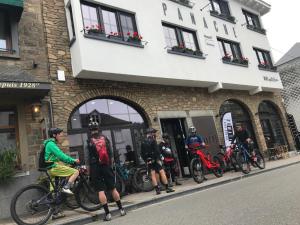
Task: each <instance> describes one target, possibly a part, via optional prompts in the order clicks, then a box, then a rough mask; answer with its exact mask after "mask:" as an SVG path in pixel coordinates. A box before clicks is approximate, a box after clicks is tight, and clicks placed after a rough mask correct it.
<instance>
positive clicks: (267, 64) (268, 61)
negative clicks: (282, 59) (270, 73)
mask: <svg viewBox="0 0 300 225" xmlns="http://www.w3.org/2000/svg"><path fill="white" fill-rule="evenodd" d="M253 50H254V52H255V54H256V57H257V61H258V68H260V69H267V70H276V67H274V66H273V62H272V58H271V55H270V52H269V51H266V50H262V49H258V48H253Z"/></svg>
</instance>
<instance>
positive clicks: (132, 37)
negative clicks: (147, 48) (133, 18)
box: [127, 32, 143, 44]
mask: <svg viewBox="0 0 300 225" xmlns="http://www.w3.org/2000/svg"><path fill="white" fill-rule="evenodd" d="M127 36H128V39H127V41H128V42H134V43H138V44H140V43H141V41H142V39H143V37H142V36H141V35H139V34H138V32H133V34H131V33H130V32H128V33H127Z"/></svg>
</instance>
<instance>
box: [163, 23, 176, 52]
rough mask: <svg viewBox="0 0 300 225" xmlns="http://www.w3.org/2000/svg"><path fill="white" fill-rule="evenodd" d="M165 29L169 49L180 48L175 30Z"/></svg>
mask: <svg viewBox="0 0 300 225" xmlns="http://www.w3.org/2000/svg"><path fill="white" fill-rule="evenodd" d="M163 29H164V35H165V40H166V44H167V47H169V48H172V47H173V46H178V41H177V37H176V31H175V28H171V27H166V26H164V27H163Z"/></svg>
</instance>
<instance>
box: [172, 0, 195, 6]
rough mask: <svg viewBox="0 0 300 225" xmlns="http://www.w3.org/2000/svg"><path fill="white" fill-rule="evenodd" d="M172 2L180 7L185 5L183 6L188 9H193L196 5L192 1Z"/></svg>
mask: <svg viewBox="0 0 300 225" xmlns="http://www.w3.org/2000/svg"><path fill="white" fill-rule="evenodd" d="M170 1H172V2H176V3H178V4H180V5H183V6H186V7H189V8H193V7H194V5H195V3H193V2H191V1H190V0H170Z"/></svg>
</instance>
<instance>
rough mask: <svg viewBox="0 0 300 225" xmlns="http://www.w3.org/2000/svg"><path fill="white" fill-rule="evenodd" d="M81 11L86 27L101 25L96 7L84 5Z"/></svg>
mask: <svg viewBox="0 0 300 225" xmlns="http://www.w3.org/2000/svg"><path fill="white" fill-rule="evenodd" d="M81 10H82V17H83V24H84V27H91V26H96V25H98V24H99V22H98V16H97V8H96V7H94V6H90V5H84V4H82V5H81Z"/></svg>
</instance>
